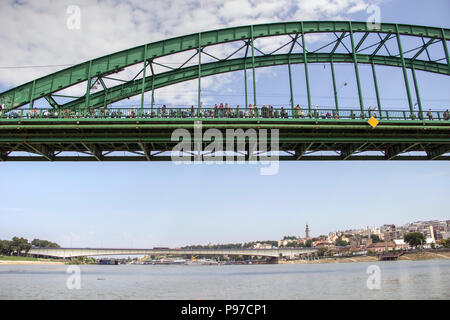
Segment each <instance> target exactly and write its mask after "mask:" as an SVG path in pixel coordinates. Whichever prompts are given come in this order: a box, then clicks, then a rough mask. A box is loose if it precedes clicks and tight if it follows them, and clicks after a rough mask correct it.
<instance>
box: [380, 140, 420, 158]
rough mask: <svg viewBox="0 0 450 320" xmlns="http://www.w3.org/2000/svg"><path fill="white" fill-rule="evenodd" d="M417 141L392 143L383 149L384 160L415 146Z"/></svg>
mask: <svg viewBox="0 0 450 320" xmlns="http://www.w3.org/2000/svg"><path fill="white" fill-rule="evenodd" d="M418 144H419V143H418V142H416V143H412V144H409V145H408V144H394V145H392V146H391V147H389V148H388V149H386V151H385V157H386V160H392V159H394V158H395V157H397V156H398V155H399V154H402V153H405V152H408V151H409V150H411V149H412V148H414V147H415V146H417V145H418Z"/></svg>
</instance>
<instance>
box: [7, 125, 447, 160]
mask: <svg viewBox="0 0 450 320" xmlns="http://www.w3.org/2000/svg"><path fill="white" fill-rule="evenodd" d="M199 120H202V132H203V134H204V133H205V131H206V130H208V129H210V128H213V129H218V130H220V132H222V134H223V138H224V145H223V150H226V145H225V142H226V141H227V139H229V138H228V137H227V135H226V132H227V131H226V130H227V129H234V130H237V129H240V128H241V129H243V130H244V131H245V130H247V129H255V131H256V132H257V133H258V134H259V137H261V135H260V132H261V131H260V129H267V132H268V137H269V141H268V143H267V150H268V151H271V150H272V151H276V149H275V148H272V146H271V143H270V137H271V130H272V129H278V130H279V146H278V148H279V151H280V155H279V159H280V160H281V161H291V160H450V156H449V155H446V153H448V152H450V137H449V129H450V123H449V122H448V121H429V122H428V121H420V120H411V121H404V120H403V121H383V122H382V123H380V124H379V125H378V126H377V127H376V128H375V129H373V128H372V127H370V126H369V125H368V124H367V122H366V121H362V120H343V119H289V120H280V119H277V120H270V119H239V120H240V121H238V120H229V119H228V120H227V119H199ZM180 128H181V129H187V130H188V131H189V132H190V133H191V137H192V140H193V138H194V120H193V119H176V120H175V119H174V120H169V119H110V120H104V119H102V120H100V121H99V119H97V120H96V119H63V120H61V119H58V120H51V119H45V120H42V119H40V120H33V119H29V120H22V121H11V120H3V121H1V120H0V160H1V161H172V158H171V151H172V150H173V148H174V147H175V146H176V145H177V144H178V143H179V141H181V140H180V139H179V138H177V139H176V141H172V133H173V131H174V130H175V129H180ZM232 140H233V144H234V151H235V152H234V160H249V159H248V157H249V150H248V149H249V146H248V143H246V145H245V150H241V149H242V148H241V149H240V150H241V152H239V150H238V147H237V145H236V142H237V140H235V139H234V138H232ZM211 141H212V140H207V139H203V141H202V142H201V145H202V149H201V150H205V148H206V147H207V146H208V145H210V143H211ZM192 150H194V143H193V141H192ZM260 151H261V150H260V149H259V151H258V150H254V152H252V153H251V154H253V155H258V154H259V155H263V153H258V152H260ZM187 155H188V157H191V158H192V160H194V154H193V153H191V154H187ZM209 155H210V156H211V155H214V153H210V154H209ZM216 155H219V154H217V153H216ZM204 160H206V161H207V160H214V159H213V158H208V159H204ZM216 160H217V159H216ZM227 160H229V159H227ZM253 160H259V158H255V157H254V158H253ZM184 161H186V158H185V159H184Z"/></svg>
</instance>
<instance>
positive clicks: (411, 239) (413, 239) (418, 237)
mask: <svg viewBox="0 0 450 320" xmlns="http://www.w3.org/2000/svg"><path fill="white" fill-rule="evenodd" d="M403 240H405V242H406V243H408V244H409V245H410V246H411V247H417V246H419V245H422V244H424V243H425V242H426V239H425V236H424V235H423V233H420V232H409V233H407V234H405V236H404V237H403Z"/></svg>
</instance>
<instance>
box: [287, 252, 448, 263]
mask: <svg viewBox="0 0 450 320" xmlns="http://www.w3.org/2000/svg"><path fill="white" fill-rule="evenodd" d="M433 259H450V252H441V253H435V252H418V253H409V254H404V255H402V256H400V257H399V258H398V260H412V261H416V260H433ZM375 261H378V258H377V257H374V256H362V257H348V258H347V257H346V258H324V259H319V260H311V261H307V260H291V261H279V262H278V264H318V263H349V262H375Z"/></svg>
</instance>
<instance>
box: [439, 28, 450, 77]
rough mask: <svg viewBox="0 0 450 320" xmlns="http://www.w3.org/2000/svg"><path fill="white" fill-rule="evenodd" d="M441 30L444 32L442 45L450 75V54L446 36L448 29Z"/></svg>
mask: <svg viewBox="0 0 450 320" xmlns="http://www.w3.org/2000/svg"><path fill="white" fill-rule="evenodd" d="M441 30H442V45H443V46H444V53H445V59H446V60H447V67H448V72H449V73H450V55H449V53H448V47H447V39H448V36H447V35H446V33H447V34H448V29H441Z"/></svg>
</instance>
